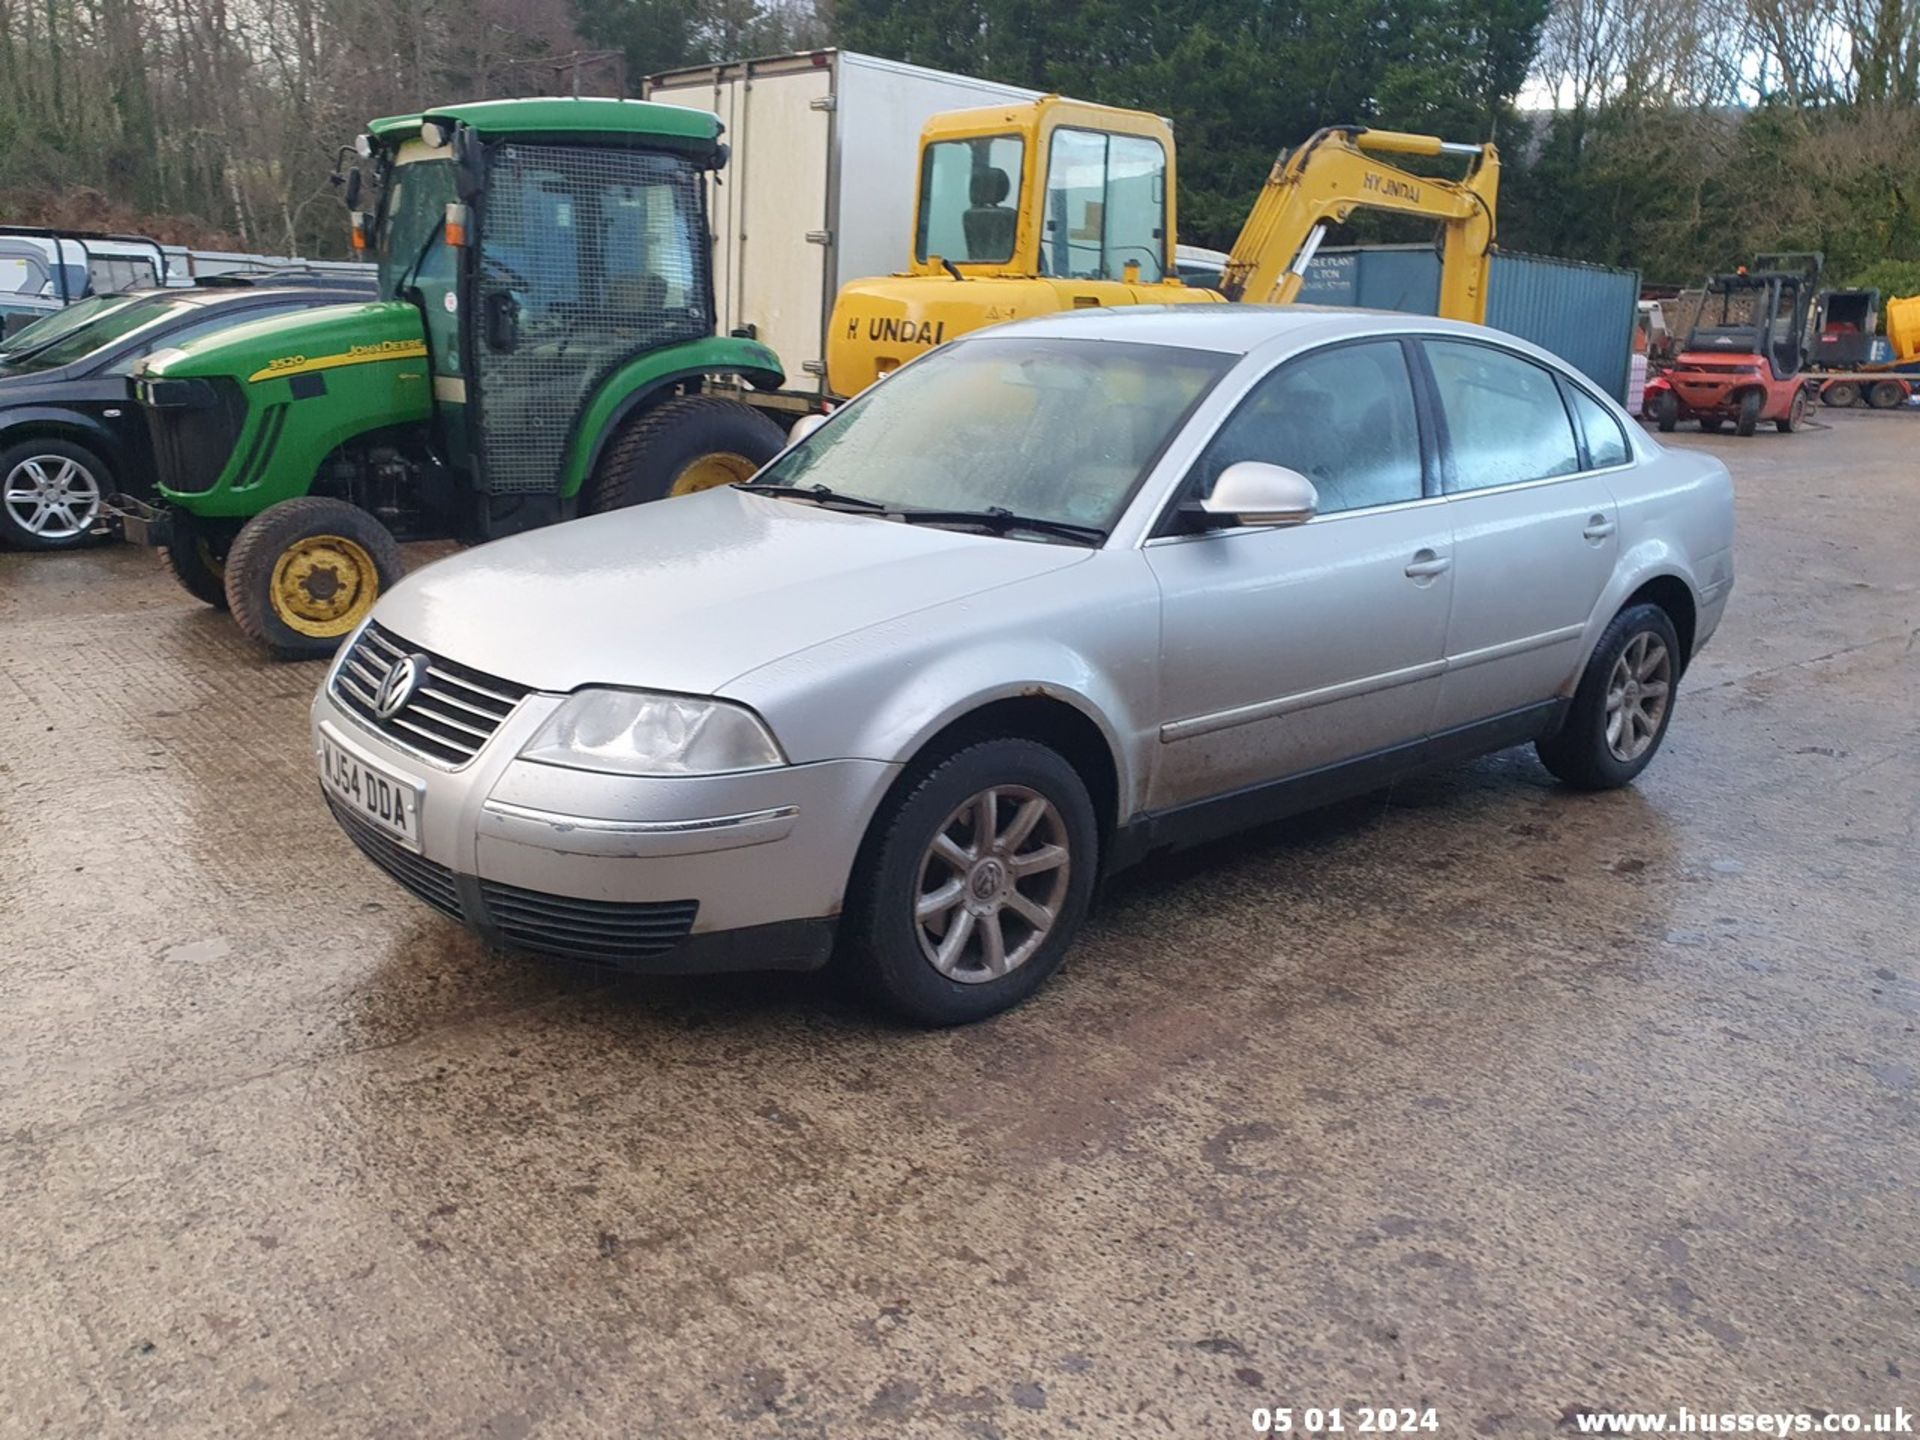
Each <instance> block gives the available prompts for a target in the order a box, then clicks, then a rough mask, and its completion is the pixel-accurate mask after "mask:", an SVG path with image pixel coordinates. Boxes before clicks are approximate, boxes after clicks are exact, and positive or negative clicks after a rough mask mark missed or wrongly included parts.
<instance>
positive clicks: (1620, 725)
mask: <svg viewBox="0 0 1920 1440" xmlns="http://www.w3.org/2000/svg"><path fill="white" fill-rule="evenodd" d="M1682 663H1683V661H1682V657H1681V654H1680V640H1679V637H1678V635H1677V634H1676V633H1675V631H1674V628H1673V620H1672V618H1671V617H1670V616H1668V614H1667V612H1666V611H1665V610H1663V609H1661V608H1660V607H1659V606H1658V605H1650V604H1642V605H1629V606H1628V607H1627V608H1626V609H1625V610H1622V611H1621V612H1620V613H1619V614H1618V615H1616V616H1614V617H1613V622H1612V623H1611V624H1609V625H1608V626H1607V628H1606V630H1605V632H1604V633H1603V634H1602V635H1601V636H1600V643H1599V644H1598V645H1596V646H1595V647H1594V650H1593V657H1592V658H1591V659H1590V660H1588V661H1587V668H1586V670H1585V671H1584V672H1582V674H1581V676H1580V684H1579V687H1578V688H1577V689H1576V690H1575V691H1574V694H1573V703H1572V705H1571V706H1570V707H1569V708H1568V710H1567V714H1566V717H1565V719H1564V721H1563V722H1562V724H1561V726H1560V728H1559V730H1557V731H1556V732H1555V733H1554V734H1552V735H1550V736H1546V737H1544V738H1542V739H1540V740H1538V741H1536V742H1535V743H1534V749H1535V750H1536V751H1537V752H1538V754H1539V756H1540V763H1541V764H1543V765H1545V766H1546V767H1547V769H1549V770H1551V771H1552V772H1553V773H1554V774H1555V775H1556V776H1558V777H1559V778H1560V779H1561V780H1564V781H1565V782H1566V783H1567V784H1569V785H1572V786H1574V787H1575V788H1576V789H1580V790H1613V789H1617V788H1619V787H1620V786H1622V785H1626V784H1628V783H1630V782H1631V781H1632V780H1633V778H1634V777H1635V776H1636V775H1638V774H1639V773H1640V772H1641V771H1642V770H1644V769H1646V768H1647V765H1648V764H1649V763H1650V762H1651V761H1652V759H1653V757H1654V756H1655V755H1656V754H1657V753H1658V752H1659V749H1660V743H1661V741H1663V740H1664V739H1665V738H1666V734H1667V726H1668V725H1669V724H1670V723H1671V722H1672V720H1673V702H1674V698H1675V693H1676V690H1677V687H1678V683H1679V678H1680V669H1681V665H1682Z"/></svg>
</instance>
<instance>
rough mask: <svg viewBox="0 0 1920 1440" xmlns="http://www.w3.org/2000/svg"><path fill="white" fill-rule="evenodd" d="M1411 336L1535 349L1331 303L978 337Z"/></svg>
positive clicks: (1195, 344) (1169, 309)
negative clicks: (1454, 336) (1449, 337)
mask: <svg viewBox="0 0 1920 1440" xmlns="http://www.w3.org/2000/svg"><path fill="white" fill-rule="evenodd" d="M1413 331H1419V332H1422V333H1428V334H1459V335H1474V336H1481V337H1493V338H1496V339H1498V340H1499V341H1500V342H1501V343H1502V344H1506V345H1513V346H1515V348H1519V349H1529V350H1530V349H1531V348H1532V347H1530V346H1527V345H1526V344H1525V342H1517V343H1516V341H1515V338H1514V337H1513V336H1511V335H1506V334H1502V333H1501V332H1499V331H1496V330H1489V329H1488V328H1487V327H1486V326H1484V325H1469V324H1466V323H1464V322H1463V321H1459V320H1439V319H1436V318H1434V317H1433V316H1431V315H1410V314H1407V313H1405V312H1403V311H1399V310H1356V309H1350V308H1343V307H1336V306H1330V305H1231V304H1229V305H1208V304H1197V305H1196V304H1189V305H1123V306H1118V307H1115V308H1113V309H1109V310H1063V311H1060V312H1059V313H1057V314H1053V315H1042V316H1036V317H1035V318H1033V319H1030V320H1016V321H1012V322H1010V323H1008V324H1005V325H996V326H994V327H992V328H991V330H985V331H975V332H973V333H974V334H975V335H987V334H992V335H997V336H999V335H1004V336H1011V335H1021V336H1031V337H1034V338H1048V339H1075V340H1118V341H1127V342H1131V343H1133V344H1137V345H1176V346H1181V347H1184V348H1186V349H1189V350H1216V351H1219V352H1221V353H1223V354H1228V355H1245V354H1248V353H1249V352H1251V351H1253V350H1257V349H1259V348H1261V347H1263V346H1265V345H1267V344H1268V343H1269V342H1271V341H1274V340H1281V339H1294V340H1298V341H1303V342H1304V341H1315V340H1330V339H1337V338H1343V337H1347V336H1355V335H1405V334H1407V333H1409V332H1413ZM965 338H970V337H963V339H962V343H964V341H965Z"/></svg>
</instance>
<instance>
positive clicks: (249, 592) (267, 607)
mask: <svg viewBox="0 0 1920 1440" xmlns="http://www.w3.org/2000/svg"><path fill="white" fill-rule="evenodd" d="M406 568H407V567H406V562H405V561H404V560H403V559H402V558H401V556H400V542H399V541H397V540H395V539H394V538H393V533H392V532H391V531H390V530H388V529H387V527H386V526H384V525H382V524H381V523H380V522H379V521H378V520H376V519H374V518H373V516H371V515H369V514H368V513H367V512H366V511H365V510H362V509H361V508H360V507H359V506H357V505H349V504H348V503H347V502H346V501H344V500H329V499H326V498H325V497H323V496H318V495H303V496H301V497H300V498H299V499H298V500H282V501H281V502H280V503H279V504H278V505H272V506H269V507H268V508H267V509H265V510H262V511H261V512H260V513H259V514H258V515H256V516H254V517H253V518H252V519H251V520H249V521H247V523H246V524H245V525H244V526H243V527H242V528H241V530H240V534H239V536H238V537H237V538H236V539H235V540H234V542H233V549H232V550H230V551H228V552H227V575H226V583H227V603H228V604H229V605H231V606H232V607H233V618H234V620H235V621H236V622H238V624H239V626H240V628H241V629H242V630H244V631H246V632H247V634H249V635H251V636H252V637H253V638H254V639H256V640H258V641H260V642H261V643H262V644H263V645H265V646H266V647H267V648H268V649H270V650H272V651H273V653H274V654H275V655H276V656H277V657H279V658H280V659H282V660H304V659H311V658H313V657H316V656H325V655H331V654H332V653H333V652H334V651H335V650H336V649H337V648H339V645H340V642H341V641H342V640H343V639H345V638H346V637H347V635H348V634H349V633H351V631H352V630H353V628H354V627H355V626H356V625H358V624H359V623H360V622H361V621H362V620H364V619H366V618H367V612H368V611H370V610H372V609H373V602H374V601H375V600H377V599H379V598H380V595H381V592H382V591H384V590H386V589H387V588H389V587H390V586H392V585H393V584H394V583H396V582H397V581H398V580H399V579H400V577H401V576H402V575H403V574H405V573H406Z"/></svg>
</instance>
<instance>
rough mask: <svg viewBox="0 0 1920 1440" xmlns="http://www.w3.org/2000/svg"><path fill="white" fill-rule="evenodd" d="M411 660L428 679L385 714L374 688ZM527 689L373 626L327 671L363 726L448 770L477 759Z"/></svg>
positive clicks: (336, 693) (336, 696) (339, 696)
mask: <svg viewBox="0 0 1920 1440" xmlns="http://www.w3.org/2000/svg"><path fill="white" fill-rule="evenodd" d="M409 656H412V657H414V658H415V660H416V662H424V663H425V665H426V678H425V680H424V681H422V682H421V684H420V687H419V688H418V689H417V690H415V691H414V692H413V697H412V698H411V699H409V700H408V701H407V703H406V704H405V705H403V706H401V707H400V709H399V710H397V711H396V712H395V713H393V714H392V715H388V716H384V717H383V716H382V715H381V714H380V712H379V710H378V708H377V707H376V703H375V702H376V699H377V697H378V696H379V694H380V687H381V685H383V684H384V683H385V682H386V678H387V675H388V672H390V671H391V670H392V669H393V667H394V666H395V665H397V664H399V663H400V661H401V660H403V659H405V658H407V657H409ZM532 688H533V687H531V686H529V685H516V684H515V683H514V682H513V681H511V680H502V679H500V678H499V677H498V676H494V675H488V674H486V673H485V672H484V671H480V670H474V669H471V668H469V667H468V666H465V665H457V664H455V663H454V662H453V661H451V660H444V659H442V658H440V657H439V656H437V655H429V654H427V653H426V652H425V651H421V650H416V649H414V648H413V647H412V646H411V645H409V644H408V643H407V642H406V641H405V640H402V639H401V638H400V637H399V636H397V635H395V634H393V633H392V632H391V631H388V630H383V629H382V628H381V627H380V626H378V625H369V626H367V628H366V629H365V630H362V631H361V632H360V638H359V639H358V640H356V641H355V642H354V644H353V648H352V649H351V650H349V651H347V653H346V655H345V656H343V657H342V658H341V661H340V665H339V668H338V669H336V670H335V671H334V672H333V685H332V690H333V697H334V699H336V700H338V701H339V702H340V703H341V704H342V705H344V706H346V708H347V709H349V710H351V711H352V712H353V713H354V715H355V716H357V717H358V718H359V720H360V721H361V723H363V724H364V725H366V726H367V728H368V729H370V730H375V731H378V732H379V733H380V734H381V735H383V736H385V737H386V738H387V739H388V740H390V741H392V742H393V743H394V744H395V745H397V746H399V747H400V748H401V749H402V750H406V751H409V752H411V753H412V754H415V755H418V756H420V757H421V758H422V759H423V760H431V761H433V762H434V763H435V764H438V765H445V766H447V767H448V768H449V769H457V768H458V767H459V766H462V765H464V764H466V763H467V761H469V760H471V759H472V758H473V757H474V756H475V755H476V754H478V753H479V751H480V747H481V746H482V745H485V744H486V743H487V741H488V740H489V739H491V738H492V736H493V732H494V731H496V730H498V729H499V728H500V724H501V722H502V721H503V720H505V719H506V718H507V716H509V715H511V714H512V713H513V708H514V706H516V705H518V704H519V703H520V702H521V701H522V700H524V699H525V698H526V697H527V695H528V694H529V693H530V692H531V690H532Z"/></svg>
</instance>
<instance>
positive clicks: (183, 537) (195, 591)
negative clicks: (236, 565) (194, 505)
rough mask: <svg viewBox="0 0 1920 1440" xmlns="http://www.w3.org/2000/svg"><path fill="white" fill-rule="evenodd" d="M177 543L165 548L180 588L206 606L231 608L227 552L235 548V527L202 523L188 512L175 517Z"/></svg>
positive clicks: (165, 553)
mask: <svg viewBox="0 0 1920 1440" xmlns="http://www.w3.org/2000/svg"><path fill="white" fill-rule="evenodd" d="M172 526H173V543H172V544H171V545H165V546H162V547H161V550H160V556H161V558H162V559H163V560H165V561H166V562H167V569H169V570H171V571H172V572H173V578H174V579H176V580H178V581H179V582H180V588H181V589H183V590H185V591H186V592H187V593H188V594H189V595H191V596H193V598H194V599H196V600H198V601H199V602H200V603H201V604H203V605H211V606H213V608H214V609H216V610H224V609H226V608H227V552H228V551H229V550H231V549H232V548H233V537H234V535H235V533H236V532H235V530H234V527H233V526H232V525H231V524H222V523H221V522H219V521H208V520H202V519H200V518H199V517H198V516H196V515H190V514H188V513H187V512H186V511H184V510H176V511H174V512H173V515H172Z"/></svg>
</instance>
